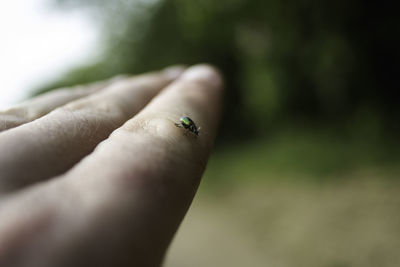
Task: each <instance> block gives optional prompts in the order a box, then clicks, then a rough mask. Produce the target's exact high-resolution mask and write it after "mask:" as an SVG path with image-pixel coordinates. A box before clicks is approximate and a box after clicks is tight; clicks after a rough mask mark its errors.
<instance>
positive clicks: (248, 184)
mask: <svg viewBox="0 0 400 267" xmlns="http://www.w3.org/2000/svg"><path fill="white" fill-rule="evenodd" d="M260 175H261V176H262V175H263V174H260ZM264 175H265V176H268V177H265V179H243V181H238V180H237V179H235V182H233V183H232V184H229V183H227V182H226V180H225V182H224V183H222V184H220V185H218V186H212V185H211V186H210V185H209V184H212V183H210V182H209V181H208V180H207V179H209V178H208V177H207V175H206V181H205V183H204V184H203V185H202V186H201V187H200V190H199V193H198V195H197V196H196V198H195V200H194V202H193V205H192V207H191V208H190V210H189V212H188V214H187V216H186V218H185V220H184V221H183V223H182V225H181V228H180V229H179V231H178V233H177V235H176V237H175V239H174V241H173V243H172V246H171V247H170V250H169V252H168V254H167V257H166V261H165V267H184V266H185V267H186V266H191V267H197V266H199V267H200V266H202V267H203V266H219V267H223V266H230V267H236V266H238V267H239V266H240V267H243V266H250V267H253V266H254V267H258V266H263V267H264V266H271V267H286V266H288V267H289V266H296V267H303V266H304V267H313V266H319V267H320V266H321V267H347V266H349V267H350V266H352V267H353V266H354V267H361V266H362V267H369V266H371V267H373V266H374V267H375V266H380V267H386V266H387V267H389V266H390V267H392V266H393V267H395V266H400V181H399V180H398V179H396V178H397V177H399V175H400V172H397V171H395V172H390V171H388V170H385V171H383V172H382V171H379V170H374V169H373V170H367V169H366V168H364V169H363V170H360V171H353V172H349V173H347V174H343V173H342V174H341V175H340V176H341V177H338V179H332V178H330V179H327V180H323V181H321V180H313V179H290V178H289V179H288V178H287V177H286V178H283V179H270V177H271V176H274V174H271V173H270V174H267V173H266V172H264ZM275 176H276V177H279V174H275Z"/></svg>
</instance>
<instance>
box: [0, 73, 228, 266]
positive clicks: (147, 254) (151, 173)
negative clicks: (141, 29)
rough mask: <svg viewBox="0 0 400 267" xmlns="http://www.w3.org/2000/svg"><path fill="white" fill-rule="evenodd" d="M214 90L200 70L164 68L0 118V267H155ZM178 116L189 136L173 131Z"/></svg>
mask: <svg viewBox="0 0 400 267" xmlns="http://www.w3.org/2000/svg"><path fill="white" fill-rule="evenodd" d="M222 87H223V82H222V79H221V77H220V75H219V73H218V72H217V71H216V70H215V69H213V68H212V67H210V66H207V65H198V66H194V67H191V68H189V69H187V70H184V69H183V68H179V67H174V68H168V69H166V70H164V71H161V72H154V73H149V74H144V75H140V76H135V77H130V78H127V77H121V78H118V79H114V80H110V81H107V82H102V83H97V84H95V85H90V86H86V88H85V86H84V87H79V88H77V89H75V90H71V91H63V92H61V93H60V92H58V93H57V91H56V92H51V93H49V94H48V95H47V96H42V97H39V98H38V99H36V100H30V101H28V102H26V103H24V104H22V105H20V106H18V107H16V108H13V109H10V110H8V111H4V112H0V121H1V122H2V124H1V123H0V131H1V130H4V131H3V132H1V133H0V151H1V152H0V266H2V267H3V266H7V267H14V266H29V267H39V266H40V267H47V266H49V267H56V266H57V267H58V266H85V267H86V266H159V265H160V264H161V262H162V259H163V256H164V254H165V251H166V249H167V247H168V245H169V243H170V242H171V239H172V237H173V235H174V233H175V231H176V230H177V228H178V226H179V224H180V222H181V221H182V219H183V217H184V215H185V213H186V211H187V209H188V207H189V206H190V203H191V201H192V198H193V196H194V194H195V191H196V189H197V186H198V184H199V182H200V178H201V176H202V173H203V171H204V168H205V165H206V162H207V159H208V156H209V153H210V149H211V147H212V144H213V140H214V138H215V135H216V129H217V124H218V120H219V116H220V108H221V99H222ZM160 91H161V92H160ZM159 92H160V93H159ZM158 93H159V94H158ZM73 99H76V100H73ZM70 101H71V102H70ZM66 102H68V104H66V105H63V104H64V103H66ZM56 106H61V107H59V108H56ZM53 109H54V110H53ZM51 110H53V111H52V112H50V113H48V114H47V115H44V114H46V113H47V112H49V111H51ZM42 115H44V116H42ZM40 116H41V117H40ZM181 116H189V117H190V118H192V119H193V120H194V122H195V123H196V124H197V126H201V128H202V130H201V131H200V135H199V136H198V137H196V136H195V135H194V134H192V133H190V132H187V130H186V129H182V128H179V127H176V126H175V123H176V122H179V118H180V117H181ZM37 117H40V118H38V119H36V118H37ZM35 119H36V120H35ZM30 121H31V122H30ZM18 125H19V126H18ZM16 126H17V127H16ZM12 127H14V128H12ZM9 128H11V129H9ZM6 129H7V130H6ZM110 134H111V135H110ZM100 142H101V143H100Z"/></svg>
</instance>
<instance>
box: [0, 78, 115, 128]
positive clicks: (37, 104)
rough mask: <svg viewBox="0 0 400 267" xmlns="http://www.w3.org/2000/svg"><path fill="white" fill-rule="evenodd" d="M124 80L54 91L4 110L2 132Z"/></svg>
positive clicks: (1, 122) (0, 126)
mask: <svg viewBox="0 0 400 267" xmlns="http://www.w3.org/2000/svg"><path fill="white" fill-rule="evenodd" d="M122 78H123V77H121V76H117V77H114V78H112V79H109V80H106V81H101V82H95V83H91V84H87V85H79V86H75V87H73V88H62V89H57V90H53V91H50V92H48V93H44V94H42V95H39V96H37V97H34V98H31V99H28V100H27V101H25V102H23V103H21V104H18V105H16V106H14V107H11V108H9V109H7V110H2V111H0V132H1V131H4V130H7V129H11V128H14V127H17V126H19V125H22V124H25V123H27V122H30V121H33V120H35V119H37V118H40V117H42V116H43V115H45V114H47V113H49V112H50V111H52V110H53V109H55V108H57V107H59V106H62V105H64V104H66V103H68V102H71V101H72V100H75V99H78V98H81V97H84V96H87V95H90V94H92V93H94V92H97V91H99V90H101V89H103V88H104V87H106V86H108V85H110V84H111V83H113V82H115V81H117V80H119V79H122Z"/></svg>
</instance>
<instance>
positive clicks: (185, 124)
mask: <svg viewBox="0 0 400 267" xmlns="http://www.w3.org/2000/svg"><path fill="white" fill-rule="evenodd" d="M179 120H180V121H181V123H180V124H179V123H175V125H176V126H177V127H180V128H185V129H187V130H189V131H191V132H192V133H194V134H195V135H196V136H198V135H199V132H200V127H199V128H197V126H196V124H195V123H194V121H192V119H191V118H189V117H185V116H183V117H181V118H180V119H179Z"/></svg>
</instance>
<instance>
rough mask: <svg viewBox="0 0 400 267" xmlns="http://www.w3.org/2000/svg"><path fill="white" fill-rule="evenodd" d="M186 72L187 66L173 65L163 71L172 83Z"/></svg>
mask: <svg viewBox="0 0 400 267" xmlns="http://www.w3.org/2000/svg"><path fill="white" fill-rule="evenodd" d="M185 70H186V66H185V65H173V66H170V67H167V68H165V69H163V70H162V74H163V75H164V76H165V77H166V78H167V79H168V80H170V81H174V80H176V79H177V78H179V76H181V74H182V73H183V72H184V71H185Z"/></svg>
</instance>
